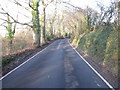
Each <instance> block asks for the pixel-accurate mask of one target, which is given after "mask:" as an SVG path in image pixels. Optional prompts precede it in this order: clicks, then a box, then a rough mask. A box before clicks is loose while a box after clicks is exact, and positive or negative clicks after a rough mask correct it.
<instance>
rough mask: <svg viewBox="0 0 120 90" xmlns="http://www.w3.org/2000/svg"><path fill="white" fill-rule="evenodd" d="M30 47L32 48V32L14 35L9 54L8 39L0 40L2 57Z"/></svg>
mask: <svg viewBox="0 0 120 90" xmlns="http://www.w3.org/2000/svg"><path fill="white" fill-rule="evenodd" d="M30 46H32V31H22V32H19V33H16V34H15V38H14V39H13V44H12V50H11V52H10V48H9V47H10V46H9V39H8V38H7V37H4V38H2V55H3V56H5V55H9V54H12V53H14V52H16V51H18V50H21V49H25V48H27V47H30Z"/></svg>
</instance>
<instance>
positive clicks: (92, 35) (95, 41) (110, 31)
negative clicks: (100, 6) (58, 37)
mask: <svg viewBox="0 0 120 90" xmlns="http://www.w3.org/2000/svg"><path fill="white" fill-rule="evenodd" d="M72 44H73V45H74V46H76V47H77V48H80V49H81V50H83V51H84V52H85V53H87V54H88V55H90V56H92V57H96V58H98V59H97V60H98V62H99V63H100V64H101V65H103V66H105V67H107V68H108V69H109V70H110V71H111V72H112V73H113V74H114V75H117V71H118V68H117V65H118V31H117V30H115V29H114V28H104V29H101V30H94V31H91V32H86V33H84V34H82V35H80V36H79V37H77V38H74V39H73V42H72Z"/></svg>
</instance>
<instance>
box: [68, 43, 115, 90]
mask: <svg viewBox="0 0 120 90" xmlns="http://www.w3.org/2000/svg"><path fill="white" fill-rule="evenodd" d="M68 43H69V44H70V42H69V41H68ZM70 46H71V47H72V48H73V49H74V50H75V51H76V53H77V54H78V55H79V56H80V57H81V58H82V59H83V60H84V61H85V63H86V64H87V65H88V66H89V67H90V68H91V69H92V70H93V71H94V72H95V73H96V74H97V75H98V76H99V77H100V78H101V79H102V80H103V81H104V82H105V83H106V84H107V85H108V87H109V88H111V89H112V90H115V89H114V88H113V87H112V86H111V85H110V84H109V83H108V82H107V81H106V80H105V79H104V78H103V77H102V76H101V75H100V74H99V73H98V72H97V71H96V70H95V69H94V68H93V67H92V66H91V65H90V64H89V63H88V62H87V61H86V60H85V59H84V58H83V57H82V56H81V55H80V54H79V53H78V51H77V50H76V49H75V48H74V47H73V46H72V45H71V44H70Z"/></svg>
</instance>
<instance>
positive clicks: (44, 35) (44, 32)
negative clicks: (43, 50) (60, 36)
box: [43, 8, 46, 43]
mask: <svg viewBox="0 0 120 90" xmlns="http://www.w3.org/2000/svg"><path fill="white" fill-rule="evenodd" d="M43 13H44V26H43V39H44V42H45V43H46V24H45V21H46V20H45V19H46V13H45V8H44V9H43Z"/></svg>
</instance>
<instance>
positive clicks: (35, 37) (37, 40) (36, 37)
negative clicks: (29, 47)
mask: <svg viewBox="0 0 120 90" xmlns="http://www.w3.org/2000/svg"><path fill="white" fill-rule="evenodd" d="M33 44H34V45H35V46H36V47H40V32H38V31H37V30H33Z"/></svg>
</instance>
